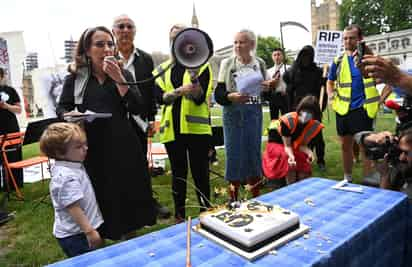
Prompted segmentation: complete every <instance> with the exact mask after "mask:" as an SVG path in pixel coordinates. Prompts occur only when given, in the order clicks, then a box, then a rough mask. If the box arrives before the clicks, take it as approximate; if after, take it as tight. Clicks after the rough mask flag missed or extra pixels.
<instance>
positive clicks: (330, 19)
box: [311, 0, 340, 44]
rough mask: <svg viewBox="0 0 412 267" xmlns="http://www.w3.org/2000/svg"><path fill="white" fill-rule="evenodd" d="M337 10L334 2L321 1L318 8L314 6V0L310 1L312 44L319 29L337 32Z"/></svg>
mask: <svg viewBox="0 0 412 267" xmlns="http://www.w3.org/2000/svg"><path fill="white" fill-rule="evenodd" d="M339 8H340V5H339V4H338V2H337V1H336V0H322V2H321V4H320V5H319V6H316V0H311V15H312V43H313V44H315V40H316V35H317V32H318V30H319V29H320V30H339Z"/></svg>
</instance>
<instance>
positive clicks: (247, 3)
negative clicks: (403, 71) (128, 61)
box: [0, 0, 320, 67]
mask: <svg viewBox="0 0 412 267" xmlns="http://www.w3.org/2000/svg"><path fill="white" fill-rule="evenodd" d="M318 2H320V0H318ZM193 3H195V6H196V13H197V17H198V19H199V24H200V29H202V30H204V31H205V32H207V33H208V34H209V35H210V37H211V38H212V40H213V43H214V47H215V49H219V48H222V47H224V46H227V45H230V44H232V42H233V36H234V34H235V33H236V32H237V31H239V30H240V29H244V28H246V29H250V30H253V31H254V32H255V33H256V34H259V35H262V36H275V37H280V30H279V22H280V21H296V22H299V23H302V24H303V25H305V26H306V27H307V28H308V29H309V30H310V28H311V24H310V23H311V17H310V16H311V14H310V0H255V1H253V0H207V1H206V0H176V1H171V0H141V1H137V0H117V1H107V0H71V1H67V0H11V1H6V0H2V4H1V15H0V25H1V26H0V32H8V31H23V37H24V41H25V46H26V51H27V52H38V54H39V64H40V67H47V66H53V65H54V64H55V63H56V62H57V63H62V62H63V61H62V60H60V58H61V57H63V56H64V40H67V39H70V38H73V39H74V40H77V39H78V38H79V37H80V34H81V33H82V32H83V31H84V30H85V29H86V28H88V27H94V26H99V25H103V26H107V27H109V28H110V27H111V25H112V21H113V18H114V17H116V16H118V15H120V14H127V15H129V17H131V18H132V19H133V20H134V21H135V24H136V28H137V33H136V39H135V45H136V46H137V47H139V48H141V49H143V50H145V51H147V52H154V51H161V52H164V53H168V51H169V50H168V47H169V44H168V32H169V29H170V27H171V25H173V24H175V23H184V24H186V25H189V24H190V21H191V18H192V9H193ZM283 38H284V43H285V48H286V49H289V50H297V49H300V48H301V47H303V46H304V45H307V44H310V43H311V34H310V33H309V32H305V31H304V30H302V29H300V28H296V27H293V26H288V27H284V28H283Z"/></svg>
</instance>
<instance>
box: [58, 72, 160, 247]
mask: <svg viewBox="0 0 412 267" xmlns="http://www.w3.org/2000/svg"><path fill="white" fill-rule="evenodd" d="M74 79H75V76H74V75H69V76H68V77H67V78H66V80H65V83H64V86H63V93H62V96H61V98H60V102H59V105H58V114H60V115H61V114H63V113H64V112H67V111H70V110H73V109H74V107H75V104H74V97H73V93H74ZM141 101H142V100H141V95H140V92H139V90H138V89H137V88H136V87H134V88H130V89H129V91H128V93H127V94H126V95H125V96H124V97H121V96H120V94H119V93H118V90H117V88H116V85H115V83H114V82H113V80H111V79H110V78H107V79H106V81H105V82H104V83H103V84H99V83H98V81H97V79H96V78H95V77H94V76H91V77H90V79H89V81H88V84H87V86H86V90H85V94H84V98H83V104H81V105H78V106H77V108H78V110H79V111H80V112H84V111H86V110H90V111H94V112H98V113H101V112H105V113H112V117H111V118H105V119H95V120H94V121H93V122H90V123H88V122H86V123H85V129H86V133H87V141H88V155H87V157H86V160H85V162H84V163H85V167H86V170H87V173H88V174H89V176H90V179H91V180H92V184H93V186H94V190H95V193H96V198H97V201H98V204H99V207H100V210H101V211H102V214H103V219H104V224H103V228H102V233H101V234H102V235H103V237H106V238H109V239H114V240H116V239H120V238H121V235H123V234H126V233H129V232H131V231H133V230H136V229H138V228H141V227H143V226H145V225H153V224H155V223H156V214H155V209H154V207H153V201H152V189H151V181H150V179H149V173H148V168H147V165H146V164H145V162H146V161H145V158H144V157H145V156H146V155H143V152H142V147H141V144H140V142H139V139H138V136H137V134H136V131H135V130H134V128H133V126H132V124H131V121H130V120H129V112H132V113H133V114H135V113H138V112H139V109H140V107H141V106H142V104H141Z"/></svg>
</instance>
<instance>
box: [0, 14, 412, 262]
mask: <svg viewBox="0 0 412 267" xmlns="http://www.w3.org/2000/svg"><path fill="white" fill-rule="evenodd" d="M186 28H187V27H186V26H184V25H181V24H175V25H173V26H172V27H171V29H170V32H169V41H170V43H171V44H172V43H173V42H174V40H175V38H176V36H177V35H178V34H179V33H180V32H182V31H184V30H185V29H186ZM135 35H136V26H135V24H134V21H133V20H132V19H131V18H130V17H128V16H127V15H121V16H118V17H116V18H115V19H114V21H113V28H112V29H111V30H110V29H108V28H106V27H103V26H98V27H92V28H87V29H86V30H85V31H84V32H83V33H82V35H81V37H80V39H79V42H78V46H77V49H76V53H75V61H74V62H73V63H71V64H70V65H69V67H68V71H69V75H68V76H67V77H66V78H65V81H64V85H63V90H62V95H61V97H60V99H59V103H58V104H57V109H56V112H57V114H58V116H59V117H60V118H62V119H67V118H70V117H73V116H76V115H81V114H83V113H85V112H86V111H93V112H96V113H109V114H111V116H110V117H109V118H104V119H95V120H93V121H91V122H89V121H82V122H81V123H80V124H79V125H77V124H73V123H68V122H62V123H55V124H52V125H50V126H49V127H48V128H47V129H46V130H45V132H44V133H43V135H42V137H41V140H40V147H41V150H42V152H43V153H44V154H46V155H47V156H49V157H50V158H53V159H55V164H54V166H53V167H52V170H51V174H52V180H51V183H50V192H51V198H52V203H53V207H54V209H55V222H54V227H53V234H54V236H55V237H56V239H57V240H58V242H59V244H60V246H61V247H62V249H63V251H64V252H65V253H66V255H67V256H69V257H72V256H76V255H79V254H82V253H85V252H87V251H90V250H92V249H94V248H97V247H99V246H101V245H102V244H103V240H104V239H112V240H122V239H129V238H131V237H133V236H134V235H135V231H136V230H137V229H139V228H142V227H144V226H148V225H154V224H155V223H156V217H159V218H168V217H169V216H170V215H171V212H170V211H169V210H168V208H166V207H165V206H162V205H161V204H160V203H159V202H158V200H157V199H156V198H154V196H153V192H152V184H151V175H150V172H149V169H148V162H147V157H146V155H147V143H148V138H150V137H152V136H153V134H154V132H155V115H156V113H157V105H161V106H162V108H161V112H160V115H161V119H160V127H159V137H160V142H161V143H163V144H164V145H165V148H166V151H167V154H168V159H169V161H170V167H171V174H172V188H171V189H172V190H171V191H172V196H173V202H174V219H175V222H176V223H180V222H183V221H184V220H185V217H186V205H187V203H186V202H187V201H186V188H187V183H188V182H187V176H188V172H189V167H190V172H191V174H192V177H193V181H194V186H193V187H194V188H195V190H196V194H197V198H198V202H199V211H200V212H201V211H204V210H207V209H208V208H209V207H210V206H211V202H210V181H209V163H210V158H209V156H210V149H211V145H210V140H211V135H212V127H211V122H210V121H211V120H210V110H209V101H210V97H211V96H212V94H213V95H214V98H215V100H216V102H217V103H219V104H220V105H221V106H222V114H223V118H222V123H223V131H224V144H225V175H224V178H225V180H226V181H227V182H228V188H229V190H228V192H229V193H230V201H237V200H238V199H239V196H238V192H239V188H240V187H241V186H242V185H247V186H248V187H249V188H250V191H251V193H252V195H253V197H256V196H258V195H259V193H260V188H261V185H262V181H263V179H262V178H263V177H265V178H266V179H267V180H269V181H270V180H275V181H280V182H281V184H283V185H285V184H291V183H294V182H296V181H299V180H301V179H304V178H306V177H309V176H310V175H311V173H312V162H313V161H314V160H315V158H316V160H317V164H318V166H319V169H320V170H321V171H324V170H325V169H326V167H327V166H326V161H325V142H324V139H323V135H322V129H323V128H324V126H323V124H322V112H323V110H324V109H325V108H326V106H327V105H328V103H329V104H330V105H331V107H332V109H333V110H334V111H335V112H336V130H337V133H338V135H339V137H340V141H341V150H342V159H343V170H344V173H343V179H346V180H347V181H349V182H351V181H352V167H353V146H354V143H355V142H354V141H355V139H356V138H355V136H356V134H358V133H359V132H365V131H367V133H368V134H367V135H365V136H364V137H363V138H360V139H362V141H364V142H376V143H381V142H383V141H382V140H383V139H384V138H383V137H386V136H388V135H390V134H378V133H376V134H374V133H372V131H373V127H374V119H375V118H376V115H377V112H378V109H379V93H378V91H377V89H376V83H378V82H385V83H388V84H390V85H396V86H400V87H402V88H405V90H408V92H411V93H412V81H411V80H412V78H411V77H410V76H408V75H405V74H404V73H402V72H401V71H399V69H398V68H397V67H396V66H394V65H393V63H391V62H390V61H389V60H386V59H383V58H381V57H377V56H373V55H365V56H364V58H363V60H362V63H361V64H358V60H357V51H356V48H357V44H358V43H359V42H361V41H362V39H363V36H362V31H361V28H360V27H359V26H357V25H350V26H348V27H346V28H345V30H344V32H343V40H344V48H345V52H344V53H343V54H342V55H340V56H338V57H336V59H335V60H334V61H333V62H331V66H330V68H329V72H328V76H327V78H326V76H325V73H324V71H322V69H321V68H319V67H318V66H317V65H316V63H315V62H314V49H313V47H312V46H305V47H303V48H302V50H301V51H300V52H299V54H298V56H297V58H296V60H295V61H294V63H293V64H292V65H291V66H289V65H287V63H286V60H285V57H284V51H283V50H282V49H280V48H277V49H275V50H274V51H273V54H272V58H273V67H271V68H269V69H267V67H266V64H265V62H264V61H263V60H262V59H261V58H259V57H258V56H257V55H256V45H257V38H256V35H255V34H254V33H253V32H252V31H250V30H247V29H242V30H239V32H237V33H235V34H234V41H233V55H232V56H231V57H229V58H227V59H224V60H223V61H222V62H221V65H220V69H219V75H218V77H217V81H218V83H217V85H216V87H215V88H214V85H213V77H212V76H213V72H212V69H211V66H210V64H209V63H205V64H204V65H202V66H200V67H199V68H197V69H195V70H193V69H187V68H186V67H185V66H184V65H182V64H181V63H180V62H179V60H178V59H176V58H174V57H173V55H171V56H170V59H169V60H167V61H165V62H163V63H161V64H160V65H159V66H154V64H153V60H152V58H151V56H150V55H149V54H148V53H146V52H145V51H143V50H141V49H139V48H137V47H135V45H134V41H135ZM3 78H4V73H3V71H2V70H1V69H0V81H2V80H3ZM142 80H144V82H142V83H138V85H136V84H137V83H136V81H142ZM325 88H326V89H325ZM0 95H1V101H0V117H1V119H2V121H6V119H7V122H8V123H7V124H3V123H2V124H1V128H0V134H4V133H9V132H15V131H19V128H18V124H17V120H16V115H15V114H18V113H19V112H21V108H20V100H19V97H18V95H17V93H16V92H15V90H14V89H13V88H11V87H7V86H5V85H4V83H3V82H2V83H1V84H0ZM6 96H7V97H6ZM264 101H268V103H269V108H270V119H271V121H270V124H269V125H262V123H263V116H262V103H263V102H264ZM319 102H321V103H319ZM279 112H280V116H279ZM3 118H4V120H3ZM264 127H267V132H268V142H267V144H266V147H265V150H264V152H263V154H262V153H261V145H262V131H263V128H264ZM391 136H392V135H391ZM411 136H412V134H410V132H407V133H404V134H403V135H401V137H400V138H399V140H400V149H401V151H402V153H401V155H400V156H399V158H400V160H401V161H407V162H412V145H410V143H412V142H411V141H410V140H412V137H411ZM357 143H359V144H360V147H361V150H363V149H364V143H362V142H357ZM312 149H315V150H316V157H315V155H314V153H313V152H312ZM404 152H405V153H406V154H405V153H404ZM17 154H18V155H20V156H21V153H17ZM362 154H363V153H362ZM18 155H17V158H16V159H15V160H18V159H19V157H18ZM363 163H364V176H367V175H369V174H370V170H371V169H372V167H371V166H372V165H371V162H370V161H369V160H368V159H367V158H364V159H363ZM411 166H412V164H411ZM386 167H387V166H386ZM381 170H382V171H381V174H382V177H383V178H382V179H381V186H382V187H384V188H392V189H399V187H396V186H394V185H392V184H391V183H390V179H389V180H388V178H387V176H388V175H387V171H386V172H385V170H387V168H381ZM15 177H17V181H18V183H19V185H20V186H22V184H23V179H22V178H19V176H18V175H16V176H15Z"/></svg>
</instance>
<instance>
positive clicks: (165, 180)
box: [0, 108, 394, 266]
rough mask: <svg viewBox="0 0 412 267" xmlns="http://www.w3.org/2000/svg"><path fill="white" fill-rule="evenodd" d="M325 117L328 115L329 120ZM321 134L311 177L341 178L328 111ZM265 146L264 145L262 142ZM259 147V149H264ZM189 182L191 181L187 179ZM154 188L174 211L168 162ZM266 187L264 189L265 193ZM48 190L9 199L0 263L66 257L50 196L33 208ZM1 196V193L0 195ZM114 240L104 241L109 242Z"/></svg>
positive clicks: (39, 186)
mask: <svg viewBox="0 0 412 267" xmlns="http://www.w3.org/2000/svg"><path fill="white" fill-rule="evenodd" d="M220 114H221V110H220V108H214V109H213V110H212V115H213V116H220ZM268 117H269V113H268V112H265V113H264V126H267V125H268V120H269V118H268ZM328 117H329V118H330V119H329V120H328ZM324 124H325V126H326V128H325V130H324V137H325V142H326V166H327V170H326V172H323V173H321V172H320V171H319V170H318V168H317V166H316V164H314V167H313V176H315V177H325V178H330V179H341V177H342V175H343V171H342V159H341V153H340V144H339V139H338V137H337V135H336V130H335V115H334V114H333V112H330V116H328V114H327V113H326V112H325V113H324ZM213 125H221V120H220V119H213ZM393 128H394V119H393V115H392V114H385V115H383V114H379V116H378V119H377V121H376V129H377V130H384V129H385V130H392V129H393ZM263 146H264V145H263ZM263 146H262V149H263ZM38 150H39V149H38V145H37V144H34V145H30V146H27V147H24V150H23V154H24V157H30V156H31V155H35V154H37V153H38ZM218 158H219V165H218V166H213V170H215V171H217V172H219V173H224V153H223V150H219V151H218ZM353 174H354V179H355V182H359V181H360V175H361V168H360V164H359V163H358V164H356V165H355V166H354V173H353ZM189 181H190V182H191V183H192V180H191V179H190V180H189ZM224 186H226V183H225V182H224V181H223V180H222V179H221V178H218V177H216V176H215V175H213V174H211V188H212V192H213V191H214V188H215V187H217V188H221V187H224ZM153 189H154V191H155V192H156V195H157V198H158V199H160V202H161V203H163V204H166V205H167V206H168V207H169V208H170V209H171V210H173V204H172V203H173V202H172V201H173V200H172V194H171V174H170V171H169V168H168V164H167V172H166V174H165V175H163V176H158V177H154V178H153ZM267 190H268V189H264V190H263V191H264V192H267ZM47 192H48V182H47V181H45V182H37V183H33V184H25V186H24V189H23V193H24V196H25V201H24V202H22V201H10V202H9V210H11V211H16V218H15V219H14V220H12V221H10V222H9V223H7V224H5V225H3V226H2V227H1V228H0V266H42V265H45V264H49V263H53V262H56V261H59V260H62V259H64V258H65V256H64V254H63V252H62V251H61V249H60V247H59V246H58V244H57V242H56V240H55V239H54V237H53V236H52V227H53V209H52V207H51V205H50V201H49V199H47V200H48V201H47V203H46V204H43V203H42V204H40V205H38V206H37V207H36V208H35V206H36V205H37V203H38V202H39V201H40V200H41V199H42V198H43V196H44V195H45V194H47ZM2 197H3V195H2V193H0V198H2ZM226 200H227V196H219V197H217V198H216V197H215V196H213V193H212V202H213V203H224V202H225V201H226ZM188 205H189V206H196V205H197V200H196V195H195V192H194V190H193V188H192V187H191V186H190V185H189V190H188ZM187 213H188V215H192V216H197V215H198V208H197V207H193V208H188V212H187ZM173 222H174V220H173V219H169V220H159V221H158V224H156V225H155V226H153V227H150V228H144V229H142V230H140V231H139V235H142V234H145V233H147V232H151V231H156V230H159V229H162V228H164V227H167V226H170V225H172V224H173ZM112 243H113V242H107V244H106V245H110V244H112Z"/></svg>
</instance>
